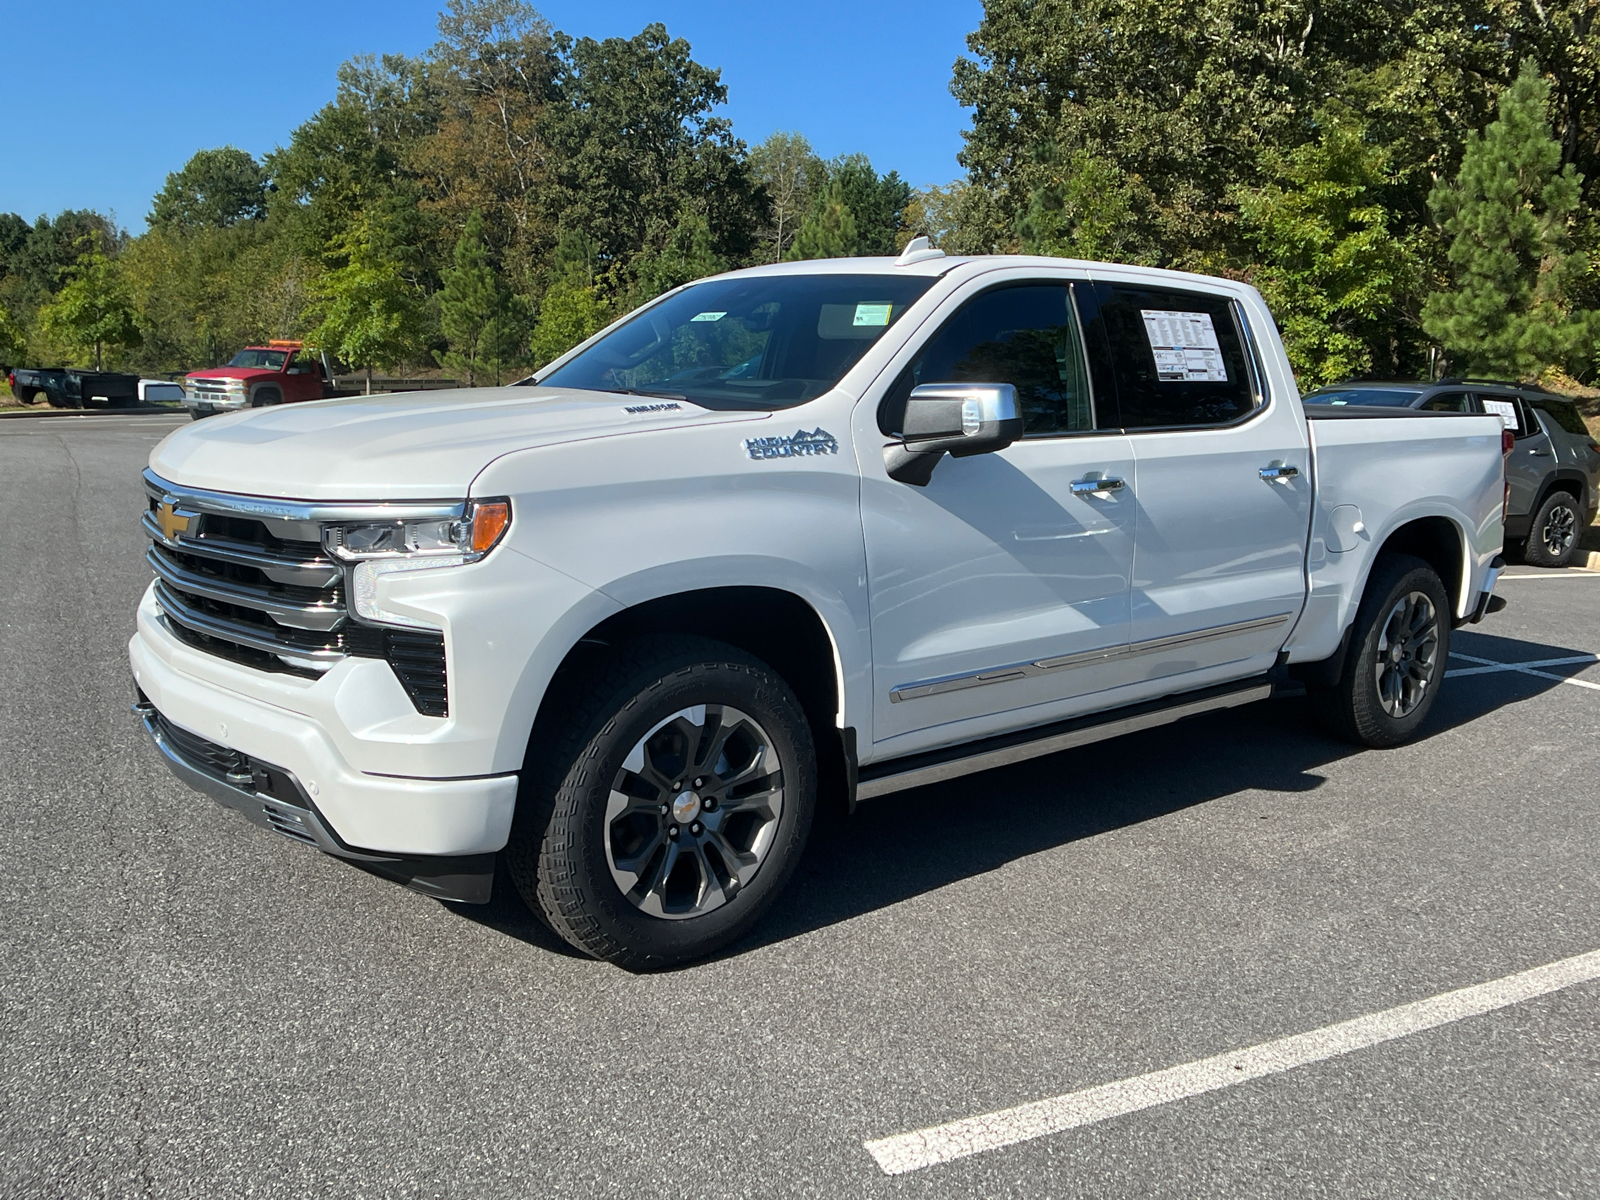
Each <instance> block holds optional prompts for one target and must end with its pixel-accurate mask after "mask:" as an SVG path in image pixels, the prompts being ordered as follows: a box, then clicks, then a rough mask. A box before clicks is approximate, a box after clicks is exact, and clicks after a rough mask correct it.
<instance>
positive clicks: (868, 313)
mask: <svg viewBox="0 0 1600 1200" xmlns="http://www.w3.org/2000/svg"><path fill="white" fill-rule="evenodd" d="M893 308H894V305H892V304H858V305H856V319H855V320H854V321H852V322H851V324H853V325H887V324H888V323H889V313H890V311H891V310H893Z"/></svg>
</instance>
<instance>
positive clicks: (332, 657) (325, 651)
mask: <svg viewBox="0 0 1600 1200" xmlns="http://www.w3.org/2000/svg"><path fill="white" fill-rule="evenodd" d="M156 600H157V601H158V602H159V603H160V605H161V611H162V612H163V613H165V614H166V617H167V620H169V621H171V622H173V623H174V624H177V625H181V626H183V627H184V628H185V629H188V630H190V631H192V632H194V633H201V634H204V635H205V636H206V637H212V638H218V639H220V640H222V641H225V642H233V643H234V644H235V645H238V646H244V647H245V648H247V649H250V650H259V651H261V652H262V653H265V654H272V655H276V656H277V657H278V658H280V659H282V660H283V661H284V662H287V663H290V664H291V665H293V666H297V667H305V668H309V669H310V670H313V671H325V670H327V669H328V668H329V667H331V666H333V665H334V664H335V663H337V662H339V661H340V660H341V659H343V658H344V656H345V653H344V651H343V650H341V649H339V648H338V647H336V646H335V647H329V646H297V645H295V644H294V643H293V642H290V641H288V640H287V639H286V638H284V637H282V636H276V637H275V636H273V634H272V633H271V631H269V630H267V629H265V628H263V627H262V626H259V625H251V624H250V623H249V622H248V621H235V620H230V619H229V618H227V617H218V616H214V615H212V614H211V613H206V612H201V611H200V610H199V609H198V608H195V607H193V606H192V605H190V604H187V603H185V602H184V601H183V600H182V599H181V598H180V597H179V596H177V595H176V594H175V593H174V592H173V590H172V588H171V587H169V586H168V585H167V583H166V582H165V581H163V582H161V583H158V584H156Z"/></svg>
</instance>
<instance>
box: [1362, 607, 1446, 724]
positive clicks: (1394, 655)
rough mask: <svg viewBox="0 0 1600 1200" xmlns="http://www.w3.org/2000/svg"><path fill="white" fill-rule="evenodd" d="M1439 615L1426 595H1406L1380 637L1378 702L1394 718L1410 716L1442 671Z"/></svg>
mask: <svg viewBox="0 0 1600 1200" xmlns="http://www.w3.org/2000/svg"><path fill="white" fill-rule="evenodd" d="M1438 657H1439V614H1438V611H1437V610H1436V609H1435V608H1434V606H1433V601H1432V600H1430V599H1429V598H1428V597H1427V595H1426V594H1424V593H1422V592H1411V593H1408V594H1407V595H1405V596H1403V597H1402V598H1401V599H1400V600H1399V601H1398V602H1397V603H1396V604H1395V606H1394V607H1393V608H1392V609H1390V610H1389V616H1388V617H1387V618H1386V619H1385V620H1384V622H1383V627H1382V629H1381V630H1380V631H1379V634H1378V661H1377V664H1376V676H1377V678H1376V682H1377V686H1378V702H1379V703H1380V704H1382V705H1383V710H1384V711H1385V712H1386V713H1388V714H1389V715H1390V716H1391V717H1407V716H1410V715H1411V714H1412V713H1413V712H1415V711H1416V709H1417V706H1418V705H1419V704H1421V703H1422V699H1423V697H1424V696H1425V695H1427V692H1428V687H1429V685H1430V684H1431V683H1432V682H1433V676H1434V673H1435V672H1436V671H1437V669H1438Z"/></svg>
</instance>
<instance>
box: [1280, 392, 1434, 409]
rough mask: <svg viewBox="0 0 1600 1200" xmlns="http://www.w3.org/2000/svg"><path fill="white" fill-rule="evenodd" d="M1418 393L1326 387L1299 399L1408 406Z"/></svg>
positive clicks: (1413, 402)
mask: <svg viewBox="0 0 1600 1200" xmlns="http://www.w3.org/2000/svg"><path fill="white" fill-rule="evenodd" d="M1420 395H1422V393H1421V392H1420V391H1415V392H1410V391H1400V390H1399V389H1396V388H1328V389H1326V390H1324V391H1320V392H1310V393H1308V394H1307V395H1304V396H1302V397H1300V399H1301V400H1303V401H1305V403H1307V404H1364V405H1367V404H1369V405H1375V406H1377V407H1380V408H1410V407H1411V406H1412V405H1413V404H1415V403H1416V402H1417V397H1418V396H1420Z"/></svg>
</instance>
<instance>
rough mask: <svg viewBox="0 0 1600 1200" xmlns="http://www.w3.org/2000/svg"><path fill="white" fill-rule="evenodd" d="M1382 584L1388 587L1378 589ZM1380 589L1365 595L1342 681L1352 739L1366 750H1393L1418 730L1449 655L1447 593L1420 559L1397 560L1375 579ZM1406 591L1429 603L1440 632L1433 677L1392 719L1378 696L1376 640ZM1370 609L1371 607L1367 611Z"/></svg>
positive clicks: (1430, 706)
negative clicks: (1418, 698)
mask: <svg viewBox="0 0 1600 1200" xmlns="http://www.w3.org/2000/svg"><path fill="white" fill-rule="evenodd" d="M1385 581H1387V583H1388V586H1386V587H1383V586H1381V585H1382V584H1383V583H1384V582H1385ZM1378 582H1379V584H1380V588H1379V589H1374V590H1371V591H1369V592H1368V599H1367V601H1364V602H1363V603H1362V605H1361V613H1360V618H1359V620H1360V625H1359V626H1358V627H1359V628H1360V630H1361V631H1362V638H1361V643H1360V645H1359V646H1357V647H1356V653H1355V654H1354V655H1353V656H1352V660H1351V664H1350V673H1349V675H1348V676H1347V677H1346V680H1345V687H1346V689H1348V690H1347V698H1346V699H1347V703H1348V704H1349V705H1350V715H1351V717H1352V718H1353V724H1354V727H1355V732H1356V734H1357V736H1358V737H1359V738H1360V739H1361V740H1362V741H1363V742H1365V743H1366V744H1367V745H1369V746H1396V745H1399V744H1400V743H1401V742H1405V741H1408V740H1409V739H1410V738H1411V737H1412V736H1413V735H1414V734H1415V733H1416V731H1417V729H1418V727H1419V726H1421V724H1422V723H1423V722H1424V721H1426V720H1427V719H1428V714H1429V713H1430V712H1432V711H1433V705H1434V701H1435V700H1437V699H1438V696H1439V687H1440V684H1441V683H1443V681H1444V673H1445V670H1446V667H1447V664H1448V659H1449V656H1450V627H1451V610H1450V597H1449V593H1447V592H1446V591H1445V587H1444V583H1443V582H1442V581H1441V580H1440V578H1439V576H1438V574H1437V572H1435V571H1434V569H1433V568H1432V567H1430V566H1428V565H1427V564H1426V563H1424V562H1423V561H1422V560H1420V559H1414V558H1409V557H1407V558H1396V559H1395V560H1392V563H1391V566H1390V568H1389V570H1388V571H1386V572H1385V579H1380V580H1379V581H1378ZM1411 592H1422V593H1423V594H1424V595H1426V596H1427V597H1428V599H1429V600H1430V601H1431V602H1432V603H1433V607H1434V615H1435V619H1436V621H1437V622H1438V629H1439V648H1438V651H1437V655H1436V659H1435V664H1434V673H1433V677H1432V678H1431V679H1430V680H1429V681H1428V690H1427V692H1426V693H1425V694H1424V696H1423V698H1422V703H1420V704H1419V705H1417V707H1416V708H1415V709H1414V710H1413V711H1412V712H1410V713H1408V714H1406V715H1405V716H1403V717H1395V716H1391V715H1390V714H1389V713H1388V712H1387V711H1386V710H1385V709H1384V707H1383V704H1382V702H1381V700H1380V699H1379V696H1378V685H1377V666H1378V641H1379V639H1380V638H1381V636H1382V634H1383V626H1384V623H1385V622H1386V621H1387V619H1388V616H1389V613H1390V612H1391V611H1393V609H1394V606H1395V605H1396V604H1398V603H1399V602H1400V600H1401V599H1402V598H1403V597H1404V596H1407V595H1409V594H1410V593H1411ZM1369 605H1370V607H1369Z"/></svg>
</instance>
